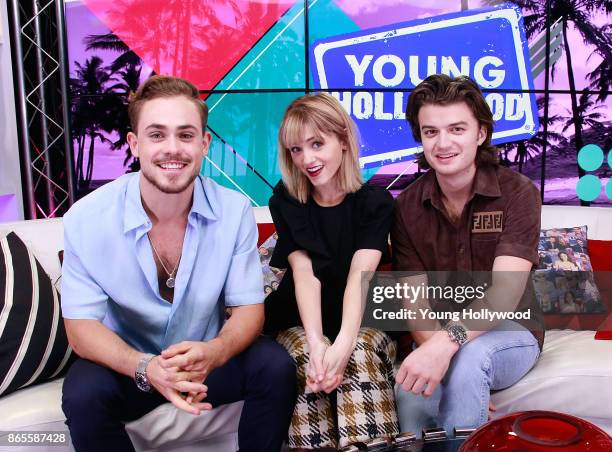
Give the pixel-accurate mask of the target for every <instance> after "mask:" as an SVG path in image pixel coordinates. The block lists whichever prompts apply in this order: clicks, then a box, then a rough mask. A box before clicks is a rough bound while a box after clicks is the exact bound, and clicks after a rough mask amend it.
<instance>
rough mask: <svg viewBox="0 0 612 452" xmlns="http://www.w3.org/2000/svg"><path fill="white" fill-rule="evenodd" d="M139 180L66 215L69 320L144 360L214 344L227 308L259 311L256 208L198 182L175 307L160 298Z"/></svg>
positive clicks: (106, 190)
mask: <svg viewBox="0 0 612 452" xmlns="http://www.w3.org/2000/svg"><path fill="white" fill-rule="evenodd" d="M139 181H140V173H135V174H128V175H125V176H122V177H120V178H119V179H117V180H115V181H113V182H111V183H109V184H106V185H104V186H103V187H101V188H99V189H98V190H96V191H94V192H93V193H91V194H90V195H88V196H86V197H84V198H83V199H81V200H79V201H78V202H77V203H76V204H74V206H72V208H70V210H69V211H68V212H67V213H66V215H64V263H63V267H62V292H61V296H62V313H63V316H64V317H65V318H67V319H95V320H99V321H101V322H102V323H103V324H104V325H106V326H107V327H108V328H110V329H111V330H112V331H114V332H115V333H117V334H118V335H119V336H120V337H121V338H122V339H123V340H125V341H126V342H127V343H128V344H130V345H131V346H132V347H134V348H136V349H137V350H140V351H143V352H148V353H156V354H157V353H159V352H160V351H161V350H163V349H164V348H166V347H168V346H170V345H172V344H175V343H177V342H180V341H183V340H191V341H206V340H210V339H213V338H214V337H216V336H217V334H218V333H219V330H220V329H221V326H222V324H223V319H224V307H225V306H242V305H250V304H256V303H262V302H263V298H264V295H263V278H262V270H261V264H260V261H259V253H258V252H257V225H256V223H255V217H254V215H253V211H252V209H251V205H250V203H249V201H248V200H247V199H246V198H245V197H244V196H242V195H241V194H239V193H238V192H235V191H233V190H230V189H227V188H224V187H222V186H220V185H218V184H216V183H215V182H213V181H212V180H210V179H208V178H204V177H201V176H200V177H198V178H196V180H195V188H194V193H193V205H192V207H191V211H190V212H189V216H188V222H187V230H186V231H185V239H184V241H183V250H182V256H181V261H180V265H179V268H178V271H177V275H176V286H175V288H174V301H173V303H172V304H171V303H168V302H167V301H166V300H164V299H163V298H162V297H161V296H160V294H159V285H158V280H157V268H156V266H155V260H154V258H153V250H152V248H151V245H150V243H149V240H148V237H147V232H148V231H149V230H150V229H151V226H152V224H151V220H150V219H149V217H148V216H147V214H146V212H145V210H144V208H143V206H142V202H141V198H140V188H139Z"/></svg>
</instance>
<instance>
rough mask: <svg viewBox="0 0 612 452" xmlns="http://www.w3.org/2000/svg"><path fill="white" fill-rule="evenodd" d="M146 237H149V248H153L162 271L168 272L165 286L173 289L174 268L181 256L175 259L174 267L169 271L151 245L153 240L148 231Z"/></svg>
mask: <svg viewBox="0 0 612 452" xmlns="http://www.w3.org/2000/svg"><path fill="white" fill-rule="evenodd" d="M147 238H148V239H149V243H150V244H151V248H153V252H154V253H155V256H157V260H158V261H159V263H160V264H161V266H162V268H163V269H164V271H165V272H166V273H167V274H168V279H166V287H168V289H173V288H174V283H175V282H176V280H175V279H174V272H176V269H177V268H178V266H179V262H180V261H181V258H180V257H179V258H178V260H177V261H176V265H175V266H174V269H173V270H172V271H171V272H169V271H168V269H167V268H166V266H165V265H164V261H163V260H162V258H161V257H160V256H159V253H158V252H157V250H156V249H155V245H153V240H151V236H150V235H149V233H147Z"/></svg>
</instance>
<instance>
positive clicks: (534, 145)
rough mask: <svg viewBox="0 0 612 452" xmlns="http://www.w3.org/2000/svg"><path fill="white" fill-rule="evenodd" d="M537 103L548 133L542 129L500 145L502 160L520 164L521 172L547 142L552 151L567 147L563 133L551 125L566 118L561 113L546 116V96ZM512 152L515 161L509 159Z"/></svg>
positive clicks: (541, 123)
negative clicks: (519, 139) (524, 138)
mask: <svg viewBox="0 0 612 452" xmlns="http://www.w3.org/2000/svg"><path fill="white" fill-rule="evenodd" d="M537 105H538V115H539V116H538V117H539V122H540V125H543V124H544V123H547V126H548V132H547V134H546V135H544V130H543V129H540V130H539V131H538V133H537V134H536V135H535V136H533V137H532V138H530V139H528V140H521V141H513V142H511V143H505V144H502V145H499V146H498V147H499V148H500V149H501V150H502V161H503V162H504V163H505V164H510V163H515V164H518V168H517V169H518V171H519V172H520V173H522V172H523V165H524V164H525V163H527V162H528V161H529V160H531V159H533V158H535V157H537V156H539V155H540V154H541V153H542V148H543V147H544V144H545V143H546V146H547V147H548V149H549V150H551V151H552V152H555V151H561V150H562V149H564V148H565V146H564V144H565V142H566V139H565V137H564V136H563V135H562V134H561V133H558V132H554V131H552V130H551V126H553V125H555V124H559V123H560V122H562V121H563V120H564V118H563V117H561V116H559V115H553V116H550V115H549V116H548V118H545V117H544V97H539V98H538V99H537ZM511 153H514V161H513V162H510V161H509V160H508V154H511Z"/></svg>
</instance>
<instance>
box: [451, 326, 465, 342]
mask: <svg viewBox="0 0 612 452" xmlns="http://www.w3.org/2000/svg"><path fill="white" fill-rule="evenodd" d="M449 331H450V333H451V334H452V336H453V338H454V339H455V341H456V342H457V343H458V344H459V345H462V344H463V343H464V342H465V341H466V340H467V333H466V332H465V328H463V327H462V326H461V325H453V326H451V327H450V329H449Z"/></svg>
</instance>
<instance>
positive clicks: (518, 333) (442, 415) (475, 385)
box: [395, 322, 540, 437]
mask: <svg viewBox="0 0 612 452" xmlns="http://www.w3.org/2000/svg"><path fill="white" fill-rule="evenodd" d="M512 323H513V325H512V326H508V325H505V326H504V325H501V326H498V328H497V329H494V330H492V331H489V332H487V333H484V334H483V335H481V336H479V337H477V338H476V339H474V340H473V341H470V342H468V343H467V344H465V345H464V346H463V347H462V348H461V349H460V350H459V351H458V352H457V353H456V354H455V356H453V358H452V360H451V363H450V366H449V368H448V371H447V372H446V375H445V376H444V379H443V380H442V383H441V384H440V385H439V386H438V387H437V388H436V390H435V391H434V393H433V395H432V396H431V397H429V398H425V397H422V396H421V395H416V394H413V393H411V392H406V391H405V390H404V389H402V387H401V386H399V385H395V397H396V401H397V407H398V415H399V422H400V428H401V431H402V432H414V433H416V434H417V435H418V436H419V437H420V436H421V431H422V430H423V429H424V428H429V427H443V428H444V430H446V432H447V433H448V434H449V436H451V435H452V434H453V428H454V427H478V426H480V425H482V424H484V423H485V422H486V421H487V418H488V414H489V398H490V392H491V390H499V389H504V388H507V387H509V386H512V385H513V384H514V383H516V382H517V381H518V380H520V379H521V378H522V377H523V376H524V375H525V374H526V373H527V372H528V371H529V370H530V369H531V368H532V367H533V365H534V364H535V363H536V361H537V360H538V356H539V354H540V349H539V347H538V341H537V339H536V338H535V337H534V336H533V334H531V333H530V332H529V331H527V330H526V329H524V328H522V327H521V326H520V325H518V324H516V323H514V322H512ZM510 330H511V331H510Z"/></svg>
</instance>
